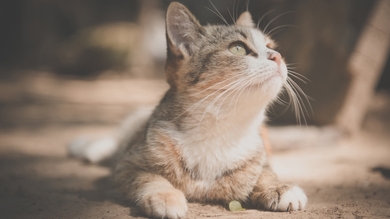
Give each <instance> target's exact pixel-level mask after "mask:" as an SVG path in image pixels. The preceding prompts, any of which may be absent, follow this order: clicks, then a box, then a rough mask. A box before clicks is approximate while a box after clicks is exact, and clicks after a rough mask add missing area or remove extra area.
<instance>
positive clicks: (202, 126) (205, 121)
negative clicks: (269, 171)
mask: <svg viewBox="0 0 390 219" xmlns="http://www.w3.org/2000/svg"><path fill="white" fill-rule="evenodd" d="M233 100H235V99H231V100H226V101H225V102H224V103H221V102H220V104H222V105H221V106H220V105H219V104H216V105H215V106H211V107H210V105H209V104H203V105H200V106H198V107H197V108H194V109H192V110H191V111H190V112H191V113H189V114H187V115H185V116H184V118H185V119H182V120H181V129H180V133H181V136H182V138H181V141H182V142H181V144H180V145H179V147H180V149H179V150H180V151H182V155H183V158H184V161H185V163H186V165H187V169H189V170H191V171H192V172H193V173H194V174H195V175H196V176H197V177H198V178H199V179H202V180H205V181H207V182H211V181H212V180H214V179H215V178H217V177H220V176H221V175H223V174H224V172H226V171H230V170H233V169H236V168H240V163H242V161H244V160H247V159H251V158H252V157H253V156H254V155H256V154H257V152H258V151H259V148H261V147H263V145H262V140H261V138H260V136H259V133H258V128H259V125H260V124H261V123H262V122H263V120H264V112H265V107H266V105H265V104H261V102H260V101H258V102H252V101H253V100H252V101H250V100H248V99H241V100H238V102H232V101H233Z"/></svg>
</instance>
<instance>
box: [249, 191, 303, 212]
mask: <svg viewBox="0 0 390 219" xmlns="http://www.w3.org/2000/svg"><path fill="white" fill-rule="evenodd" d="M252 200H253V202H254V204H255V205H257V206H258V207H259V208H262V209H264V210H269V211H297V210H302V209H303V208H304V207H305V206H306V203H307V197H306V195H305V193H304V192H303V190H302V189H301V188H300V187H298V186H293V187H291V186H288V185H283V186H279V187H272V188H269V189H268V190H266V191H263V192H259V193H255V194H253V195H252Z"/></svg>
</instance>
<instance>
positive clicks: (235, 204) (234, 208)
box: [229, 201, 245, 211]
mask: <svg viewBox="0 0 390 219" xmlns="http://www.w3.org/2000/svg"><path fill="white" fill-rule="evenodd" d="M229 209H230V211H244V210H245V208H242V206H241V203H240V202H238V201H231V202H230V203H229Z"/></svg>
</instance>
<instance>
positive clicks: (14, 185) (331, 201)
mask: <svg viewBox="0 0 390 219" xmlns="http://www.w3.org/2000/svg"><path fill="white" fill-rule="evenodd" d="M72 83H73V84H72ZM72 83H70V84H69V83H68V84H62V85H61V88H59V90H61V89H64V93H65V94H66V95H68V94H69V95H70V96H72V95H71V92H72V91H73V92H74V90H76V91H77V86H78V85H77V83H79V82H77V83H76V85H75V84H74V82H72ZM82 83H84V82H82ZM129 83H130V84H131V83H133V82H129ZM41 84H42V87H45V86H44V85H45V83H43V82H41ZM49 84H50V83H49ZM67 86H68V87H71V88H72V89H68V90H67V89H66V87H67ZM94 86H95V87H94ZM4 87H6V86H5V85H4V84H3V86H1V84H0V91H4V89H8V90H7V92H8V94H9V93H12V92H14V95H15V98H11V99H12V101H11V100H9V99H7V98H8V96H6V95H4V93H3V95H0V103H1V105H0V106H2V107H0V110H2V111H1V112H2V118H1V121H2V122H4V124H7V125H6V126H4V127H3V128H2V129H0V218H39V219H41V218H72V219H73V218H105V219H108V218H143V217H144V215H143V214H142V213H141V212H140V211H139V210H138V209H137V208H136V207H134V206H129V204H128V203H127V202H126V200H124V199H123V197H122V196H121V195H120V194H118V193H117V192H116V191H115V188H113V185H112V183H111V173H110V168H109V167H104V166H95V165H90V164H87V163H84V162H82V161H79V160H75V159H70V158H68V157H67V151H66V143H67V142H68V141H69V140H70V139H72V138H74V137H75V136H78V135H83V134H86V135H91V134H92V135H94V136H99V135H103V134H106V133H110V132H112V131H113V130H114V129H115V125H114V122H112V123H109V122H106V123H103V122H101V121H100V122H96V123H91V122H89V120H88V121H87V122H83V123H75V122H74V121H73V120H72V118H74V117H72V116H69V115H73V114H74V112H79V113H80V114H79V115H85V114H89V113H90V112H91V109H93V108H96V105H93V104H95V103H91V104H92V105H91V106H88V107H90V108H91V109H90V108H88V107H87V106H83V110H82V111H78V109H79V108H77V106H78V105H77V104H76V105H75V104H74V102H72V101H70V100H67V101H62V102H61V103H58V101H57V102H56V104H63V106H66V107H68V108H69V110H70V111H71V112H73V114H72V113H69V112H68V111H67V113H65V114H64V116H65V117H66V116H68V117H66V118H68V119H69V120H72V121H73V122H69V123H66V122H64V121H62V120H59V119H58V118H57V117H61V116H60V115H59V114H58V115H57V114H56V113H58V111H55V112H52V113H49V112H50V110H49V111H42V110H43V109H46V110H47V109H53V108H50V107H52V105H53V104H51V105H50V104H49V105H50V107H49V108H47V106H46V105H45V104H44V103H42V102H40V105H39V106H40V107H41V108H38V109H41V110H36V111H38V112H35V111H34V110H32V111H31V109H29V111H28V112H30V111H31V113H30V114H29V113H26V112H24V111H23V110H24V109H21V108H24V107H25V108H26V109H27V108H28V107H32V108H34V106H36V105H34V104H35V102H34V101H33V102H32V103H31V104H29V105H25V104H22V105H21V104H19V105H18V104H15V99H18V98H17V97H19V96H23V95H19V94H20V92H22V91H20V88H17V90H18V92H19V93H17V92H16V91H15V89H16V88H15V89H14V90H13V89H12V88H10V87H6V88H4ZM23 87H24V88H23V89H30V88H31V87H30V88H28V86H23ZM40 87H41V86H40ZM49 87H50V86H49ZM64 87H65V88H64ZM81 87H84V85H83V86H81ZM103 87H104V86H103ZM123 87H128V86H125V85H123ZM90 88H91V89H92V91H91V89H90V90H89V91H87V92H86V93H84V94H83V95H84V96H85V98H86V99H89V100H90V98H91V97H88V95H89V94H91V95H92V93H96V92H97V91H98V90H99V89H101V87H100V86H97V85H96V84H95V83H94V85H92V82H91V87H90ZM119 88H121V86H119ZM119 88H118V89H119ZM23 89H22V90H23ZM112 89H114V90H115V86H113V87H112ZM157 89H160V88H157ZM164 89H165V87H164V86H161V89H160V90H164ZM36 90H37V89H36V88H31V90H29V91H25V92H24V94H32V93H33V94H34V95H38V94H42V93H44V91H42V90H41V91H36ZM38 90H39V89H38ZM57 90H58V89H57ZM33 91H34V92H35V93H34V92H33ZM15 92H16V93H15ZM69 92H70V93H69ZM88 92H90V93H89V94H88ZM111 92H114V91H112V90H111ZM159 92H160V91H156V93H159ZM22 93H23V92H22ZM97 93H99V92H97ZM49 94H50V95H54V94H53V93H51V92H47V94H46V97H47V95H49ZM65 94H56V95H57V96H56V97H57V99H56V100H58V97H64V96H66V95H65ZM18 95H19V96H18ZM83 95H81V97H80V96H79V97H78V98H79V99H80V98H81V99H80V100H77V101H79V102H83V99H82V98H83V97H82V96H83ZM96 95H97V96H99V94H96ZM159 95H160V93H159ZM24 96H25V95H24ZM92 96H93V95H92ZM152 96H153V95H152ZM153 98H154V97H153ZM40 99H41V100H42V98H40ZM106 99H107V98H106ZM157 99H158V98H157ZM45 101H48V98H46V99H45ZM77 101H76V102H77ZM154 101H155V100H152V101H151V102H154ZM19 102H20V101H19ZM70 102H71V103H70ZM135 102H136V101H135ZM45 103H47V102H45ZM109 104H110V103H108V105H109ZM130 105H131V104H130ZM70 106H72V107H70ZM45 107H46V108H45ZM104 107H106V105H105V106H103V108H104ZM126 107H129V106H128V105H126ZM85 108H88V109H85ZM130 108H131V107H130ZM34 109H35V108H34ZM54 109H58V108H54ZM105 109H106V108H105ZM109 109H110V110H111V111H110V112H116V114H115V116H114V117H115V118H119V117H120V116H122V109H121V110H118V109H116V108H115V109H112V108H109ZM375 109H376V108H375ZM17 110H19V111H17ZM72 110H73V111H72ZM106 110H108V109H106ZM376 110H378V109H376ZM379 110H380V109H379ZM383 110H385V111H384V112H383ZM16 111H17V112H24V114H23V115H20V116H19V117H17V116H15V115H14V114H12V113H11V112H16ZM42 112H45V113H46V114H47V116H48V117H50V116H51V117H50V118H51V119H50V120H49V121H46V120H45V122H44V123H40V125H39V126H38V125H36V124H38V123H36V120H34V118H36V117H34V116H31V115H35V116H37V115H38V117H39V116H42V115H41V114H42ZM93 112H94V113H95V116H96V115H100V114H99V113H100V111H93ZM388 112H389V111H388V108H385V109H382V111H381V112H375V113H374V114H373V115H372V116H370V117H369V119H370V120H369V121H368V122H366V123H365V124H366V125H365V128H364V129H363V131H362V132H361V133H359V134H357V135H355V136H354V137H353V138H350V139H344V140H341V141H340V142H338V143H337V144H329V145H323V144H314V145H313V146H311V147H297V148H294V149H291V150H277V151H273V154H272V156H271V158H270V159H271V164H272V166H273V168H274V170H275V171H276V172H277V174H278V175H279V177H280V178H281V179H283V180H286V181H291V182H294V183H296V184H298V185H300V186H301V187H302V188H303V189H304V190H305V191H306V194H307V196H308V198H309V203H308V205H307V208H306V209H305V210H303V211H298V212H287V213H273V212H264V211H260V210H255V209H247V210H245V211H242V212H230V211H228V210H227V209H226V206H215V205H208V204H198V203H190V204H189V212H188V214H187V217H186V218H248V219H249V218H271V219H272V218H356V219H361V218H390V173H389V172H390V136H388V133H389V129H388V124H382V123H383V121H382V119H380V118H379V119H378V117H377V116H376V115H379V114H381V113H382V114H383V115H387V114H388ZM5 113H8V114H10V115H12V116H9V117H7V116H6V114H5ZM62 113H64V112H62ZM76 114H77V113H76ZM75 117H77V115H76V116H75ZM97 117H98V116H97ZM88 118H89V117H88ZM99 118H100V117H99ZM89 119H90V120H91V121H92V120H94V119H95V120H96V118H95V117H93V118H89ZM14 120H15V121H14ZM103 120H104V121H107V120H108V119H106V118H104V119H103ZM113 120H115V119H113ZM11 121H14V124H16V125H11ZM23 121H24V122H23ZM34 121H35V123H34ZM50 121H54V122H50ZM385 123H388V120H387V121H385ZM378 127H379V128H378ZM270 132H273V129H271V130H270ZM375 168H376V169H375Z"/></svg>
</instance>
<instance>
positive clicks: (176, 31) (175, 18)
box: [166, 2, 203, 57]
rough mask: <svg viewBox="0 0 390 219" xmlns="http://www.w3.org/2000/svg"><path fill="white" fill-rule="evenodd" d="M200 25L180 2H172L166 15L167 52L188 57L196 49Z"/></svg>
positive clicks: (200, 30) (200, 29)
mask: <svg viewBox="0 0 390 219" xmlns="http://www.w3.org/2000/svg"><path fill="white" fill-rule="evenodd" d="M202 29H203V28H202V26H201V25H200V24H199V22H198V21H197V20H196V18H195V17H194V15H192V14H191V12H190V11H189V10H188V9H187V8H186V7H185V6H184V5H182V4H180V3H178V2H172V3H171V4H170V5H169V7H168V10H167V15H166V35H167V43H168V50H169V51H168V52H172V53H173V55H176V56H183V57H188V56H191V54H192V53H193V52H194V50H196V41H197V39H198V37H199V34H200V33H201V32H202Z"/></svg>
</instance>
